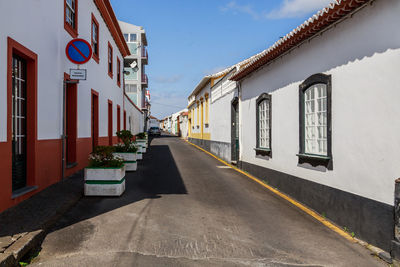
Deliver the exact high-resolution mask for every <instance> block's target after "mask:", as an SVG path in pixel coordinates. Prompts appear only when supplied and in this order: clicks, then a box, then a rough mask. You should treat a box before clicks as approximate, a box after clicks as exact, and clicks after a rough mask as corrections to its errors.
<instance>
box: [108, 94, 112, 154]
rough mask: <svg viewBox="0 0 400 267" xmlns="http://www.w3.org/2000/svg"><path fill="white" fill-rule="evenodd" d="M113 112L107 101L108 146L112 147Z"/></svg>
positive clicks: (110, 103) (110, 104)
mask: <svg viewBox="0 0 400 267" xmlns="http://www.w3.org/2000/svg"><path fill="white" fill-rule="evenodd" d="M112 113H113V110H112V102H111V101H110V100H108V145H110V146H112V145H113V114H112Z"/></svg>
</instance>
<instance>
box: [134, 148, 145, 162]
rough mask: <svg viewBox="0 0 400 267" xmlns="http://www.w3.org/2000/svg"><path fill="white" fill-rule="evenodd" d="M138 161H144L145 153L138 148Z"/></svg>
mask: <svg viewBox="0 0 400 267" xmlns="http://www.w3.org/2000/svg"><path fill="white" fill-rule="evenodd" d="M136 159H137V160H142V159H143V153H142V152H141V148H140V147H138V152H136Z"/></svg>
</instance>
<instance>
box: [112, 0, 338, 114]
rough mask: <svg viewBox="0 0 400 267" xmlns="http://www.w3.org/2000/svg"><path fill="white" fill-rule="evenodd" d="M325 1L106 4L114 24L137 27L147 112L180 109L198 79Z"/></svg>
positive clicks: (130, 0)
mask: <svg viewBox="0 0 400 267" xmlns="http://www.w3.org/2000/svg"><path fill="white" fill-rule="evenodd" d="M329 2H331V0H263V1H262V0H235V1H233V0H168V1H166V0H146V1H143V0H141V1H137V0H111V4H112V6H113V8H114V11H115V13H116V15H117V18H118V19H119V20H122V21H125V22H128V23H132V24H135V25H140V26H143V27H144V28H145V30H146V34H147V40H148V51H149V65H148V66H147V69H146V72H147V75H148V76H149V90H150V94H151V104H152V107H151V113H152V115H154V116H156V117H157V118H159V119H161V118H163V117H164V116H166V115H168V114H171V113H174V112H176V111H178V110H180V109H183V108H185V107H186V105H187V97H188V95H189V94H190V93H191V91H192V90H193V88H194V87H195V86H196V85H197V84H198V82H199V81H200V80H201V78H202V77H203V76H204V75H207V74H211V73H213V72H217V71H219V70H221V69H223V68H225V67H228V66H231V65H233V64H235V63H237V62H240V61H242V60H244V59H246V58H248V57H250V56H252V55H254V54H256V53H259V52H261V51H262V50H264V49H266V48H268V47H269V46H270V45H272V44H273V43H274V42H275V41H277V40H278V39H279V38H280V37H281V36H284V35H285V34H287V33H288V32H290V31H291V30H292V29H293V28H295V27H297V26H298V25H300V24H301V23H303V22H304V21H305V20H306V19H308V18H309V17H310V16H311V15H312V14H313V13H315V12H316V11H318V10H319V9H321V8H323V7H324V6H326V5H328V4H329Z"/></svg>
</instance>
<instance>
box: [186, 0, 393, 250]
mask: <svg viewBox="0 0 400 267" xmlns="http://www.w3.org/2000/svg"><path fill="white" fill-rule="evenodd" d="M399 12H400V2H399V1H395V0H388V1H385V0H376V1H368V0H365V1H337V2H335V3H333V4H331V5H330V6H329V7H327V8H325V9H323V10H322V11H320V12H318V13H317V14H316V15H314V16H313V17H312V18H310V19H309V20H308V21H306V22H305V23H304V24H302V25H300V26H299V27H298V28H296V29H295V30H293V31H292V32H291V33H289V34H288V35H286V36H285V37H283V38H281V39H280V40H279V41H278V42H276V43H275V44H274V45H273V46H271V47H270V48H268V49H266V50H265V51H263V52H261V53H260V54H258V55H256V56H254V57H253V58H252V59H251V60H250V61H248V62H247V63H246V64H244V65H242V66H240V67H239V68H237V69H236V70H234V72H233V73H232V74H230V77H229V79H230V80H231V81H234V82H236V83H237V84H236V89H232V91H229V90H227V91H229V92H227V93H226V94H225V98H224V97H220V98H219V99H217V98H216V97H215V94H214V90H217V89H216V88H215V86H214V87H213V86H211V105H210V128H211V131H210V132H211V138H210V139H211V140H213V139H219V140H225V141H224V142H226V141H227V140H229V132H230V133H231V138H232V137H235V139H236V140H235V142H236V143H237V147H236V148H235V150H236V151H235V155H236V156H237V159H236V160H237V164H238V166H239V167H240V168H242V169H243V170H245V171H247V172H249V173H251V174H253V175H254V176H256V177H259V178H260V179H262V180H264V181H266V182H267V183H268V184H270V185H271V186H273V187H276V188H278V189H279V190H281V191H282V192H284V193H286V194H288V195H290V196H292V197H293V198H295V199H296V200H298V201H300V202H302V203H304V204H305V205H307V206H309V207H310V208H312V209H313V210H315V211H317V212H318V213H320V214H323V215H324V216H326V217H327V218H328V219H330V220H332V221H333V222H335V223H337V224H338V225H340V226H342V227H346V228H347V229H349V230H350V232H354V234H355V236H356V237H358V238H360V239H363V240H365V241H367V242H368V243H371V244H373V245H375V246H378V247H380V248H382V249H384V250H386V251H390V250H391V249H392V248H394V247H396V246H398V244H399V243H398V240H397V239H396V240H397V241H393V240H394V239H395V237H394V224H395V220H394V198H395V196H394V190H395V180H396V179H397V178H398V177H399V174H400V165H399V164H397V158H398V156H397V151H399V149H400V142H399V141H398V136H399V134H398V133H399V131H400V120H399V119H398V118H399V116H400V106H399V105H398V103H397V102H398V101H397V100H398V99H399V98H400V93H399V92H400V87H399V84H400V83H399V76H398V75H397V72H398V69H399V67H400V66H399V64H400V63H399V62H400V35H398V34H394V33H395V32H397V29H396V25H398V23H399V20H400V17H399V16H398V14H399ZM371 35H373V38H371ZM228 87H229V86H228ZM232 88H233V85H232ZM218 90H220V89H218ZM221 91H223V89H222V88H221ZM215 93H216V92H215ZM218 94H220V93H218ZM190 99H191V100H192V102H191V104H190V107H191V109H190V111H191V113H192V115H191V117H190V118H191V120H192V122H193V120H194V121H197V120H196V104H197V103H196V101H197V99H198V98H197V95H196V98H194V97H193V96H192V95H191V96H190ZM221 101H225V102H226V103H225V104H223V102H221ZM224 107H225V108H224ZM236 107H237V109H236ZM193 113H194V114H193ZM221 114H224V115H221ZM229 114H230V115H229ZM228 122H230V124H231V126H230V127H229V128H225V127H226V126H227V125H228ZM195 125H196V124H195ZM224 128H225V129H227V130H226V131H225V132H224V133H223V134H222V133H221V132H222V129H224ZM190 129H191V130H192V131H193V130H196V134H198V130H197V129H195V128H193V125H192V127H191V128H190ZM214 129H215V131H214ZM220 133H221V134H220ZM218 134H220V137H217V136H218ZM223 135H226V136H223ZM192 136H193V135H192ZM197 136H198V135H197ZM189 140H191V141H192V142H194V143H196V144H200V145H203V147H204V148H206V149H208V150H209V151H211V152H213V153H214V154H218V153H217V152H216V151H212V150H211V147H208V145H206V144H205V143H204V142H199V141H197V140H194V139H193V138H189ZM231 140H233V139H231ZM231 142H232V141H231ZM231 147H233V146H232V144H231ZM232 160H234V158H232ZM392 241H393V242H392ZM397 249H398V247H397Z"/></svg>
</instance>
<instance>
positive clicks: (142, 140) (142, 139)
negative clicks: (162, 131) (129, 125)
mask: <svg viewBox="0 0 400 267" xmlns="http://www.w3.org/2000/svg"><path fill="white" fill-rule="evenodd" d="M136 143H137V144H138V146H141V147H143V148H142V149H139V151H140V152H142V153H146V148H147V146H148V142H147V138H146V134H145V133H138V134H137V135H136Z"/></svg>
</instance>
